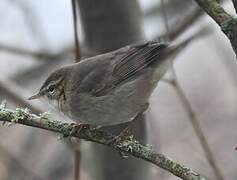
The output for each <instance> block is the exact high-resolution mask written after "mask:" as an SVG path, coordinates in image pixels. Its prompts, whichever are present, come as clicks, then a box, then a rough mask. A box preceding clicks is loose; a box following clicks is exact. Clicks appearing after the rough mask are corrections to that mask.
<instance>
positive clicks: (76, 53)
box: [71, 0, 81, 62]
mask: <svg viewBox="0 0 237 180" xmlns="http://www.w3.org/2000/svg"><path fill="white" fill-rule="evenodd" d="M71 1H72V13H73V28H74V42H75V61H76V62H79V61H80V58H81V55H80V45H79V39H78V28H77V7H76V0H71Z"/></svg>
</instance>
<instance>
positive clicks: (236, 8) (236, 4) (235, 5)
mask: <svg viewBox="0 0 237 180" xmlns="http://www.w3.org/2000/svg"><path fill="white" fill-rule="evenodd" d="M232 3H233V5H234V8H235V12H237V0H232Z"/></svg>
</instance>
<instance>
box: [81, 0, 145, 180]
mask: <svg viewBox="0 0 237 180" xmlns="http://www.w3.org/2000/svg"><path fill="white" fill-rule="evenodd" d="M78 2H79V9H80V16H81V23H82V28H83V32H84V35H85V45H86V46H87V47H88V48H89V49H90V50H92V52H96V53H98V54H99V53H104V52H107V51H111V50H114V49H117V48H120V47H122V46H125V45H127V44H131V43H135V42H137V41H140V40H143V39H144V34H143V29H142V21H141V19H142V17H141V11H140V8H139V5H138V2H137V1H136V0H129V1H128V0H109V1H108V0H100V1H98V0H88V1H78ZM124 127H125V126H124V125H119V126H114V127H110V128H106V130H108V131H111V132H112V133H119V132H120V131H121V130H122V129H123V128H124ZM132 133H133V134H134V135H135V136H136V137H137V138H138V139H140V140H141V141H142V142H143V143H146V126H145V121H144V118H143V117H142V118H139V119H138V120H136V122H134V124H133V130H132ZM89 144H90V145H89V146H90V147H89V148H86V147H87V146H86V147H85V146H84V147H83V150H82V163H83V164H82V166H83V167H84V168H86V171H87V172H88V174H90V175H92V179H97V180H102V179H103V180H107V179H108V180H111V178H112V179H113V180H121V179H123V180H133V179H134V180H143V179H149V178H148V166H149V165H148V164H147V163H145V162H143V161H141V160H138V159H135V158H132V157H129V158H127V159H122V158H121V155H119V154H118V153H116V152H115V151H114V150H111V149H109V148H107V147H103V146H101V145H98V144H94V143H89Z"/></svg>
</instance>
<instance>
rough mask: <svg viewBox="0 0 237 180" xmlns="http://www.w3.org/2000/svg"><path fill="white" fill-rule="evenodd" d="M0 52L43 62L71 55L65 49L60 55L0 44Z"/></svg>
mask: <svg viewBox="0 0 237 180" xmlns="http://www.w3.org/2000/svg"><path fill="white" fill-rule="evenodd" d="M0 51H3V52H7V53H12V54H16V55H20V56H31V57H33V58H36V59H41V60H57V58H58V57H61V56H63V55H65V54H67V53H69V51H70V49H68V48H65V49H63V50H62V51H60V52H59V53H50V52H46V51H32V50H29V49H24V48H21V47H16V46H15V47H14V46H10V45H7V44H0ZM67 51H68V52H67Z"/></svg>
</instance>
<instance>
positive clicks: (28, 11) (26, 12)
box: [10, 0, 49, 50]
mask: <svg viewBox="0 0 237 180" xmlns="http://www.w3.org/2000/svg"><path fill="white" fill-rule="evenodd" d="M10 2H11V4H12V5H14V6H15V7H16V8H18V9H19V10H20V12H21V14H22V16H23V18H24V20H25V24H26V26H27V28H28V29H29V32H30V33H31V35H32V36H33V38H35V39H36V40H37V42H38V43H40V44H39V45H40V48H42V49H43V50H46V49H47V48H46V47H47V45H49V42H48V39H47V37H46V33H45V31H44V29H43V27H42V26H40V24H41V23H40V20H39V17H38V16H37V14H36V13H35V9H34V7H33V6H32V4H30V2H26V1H23V0H11V1H10Z"/></svg>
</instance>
